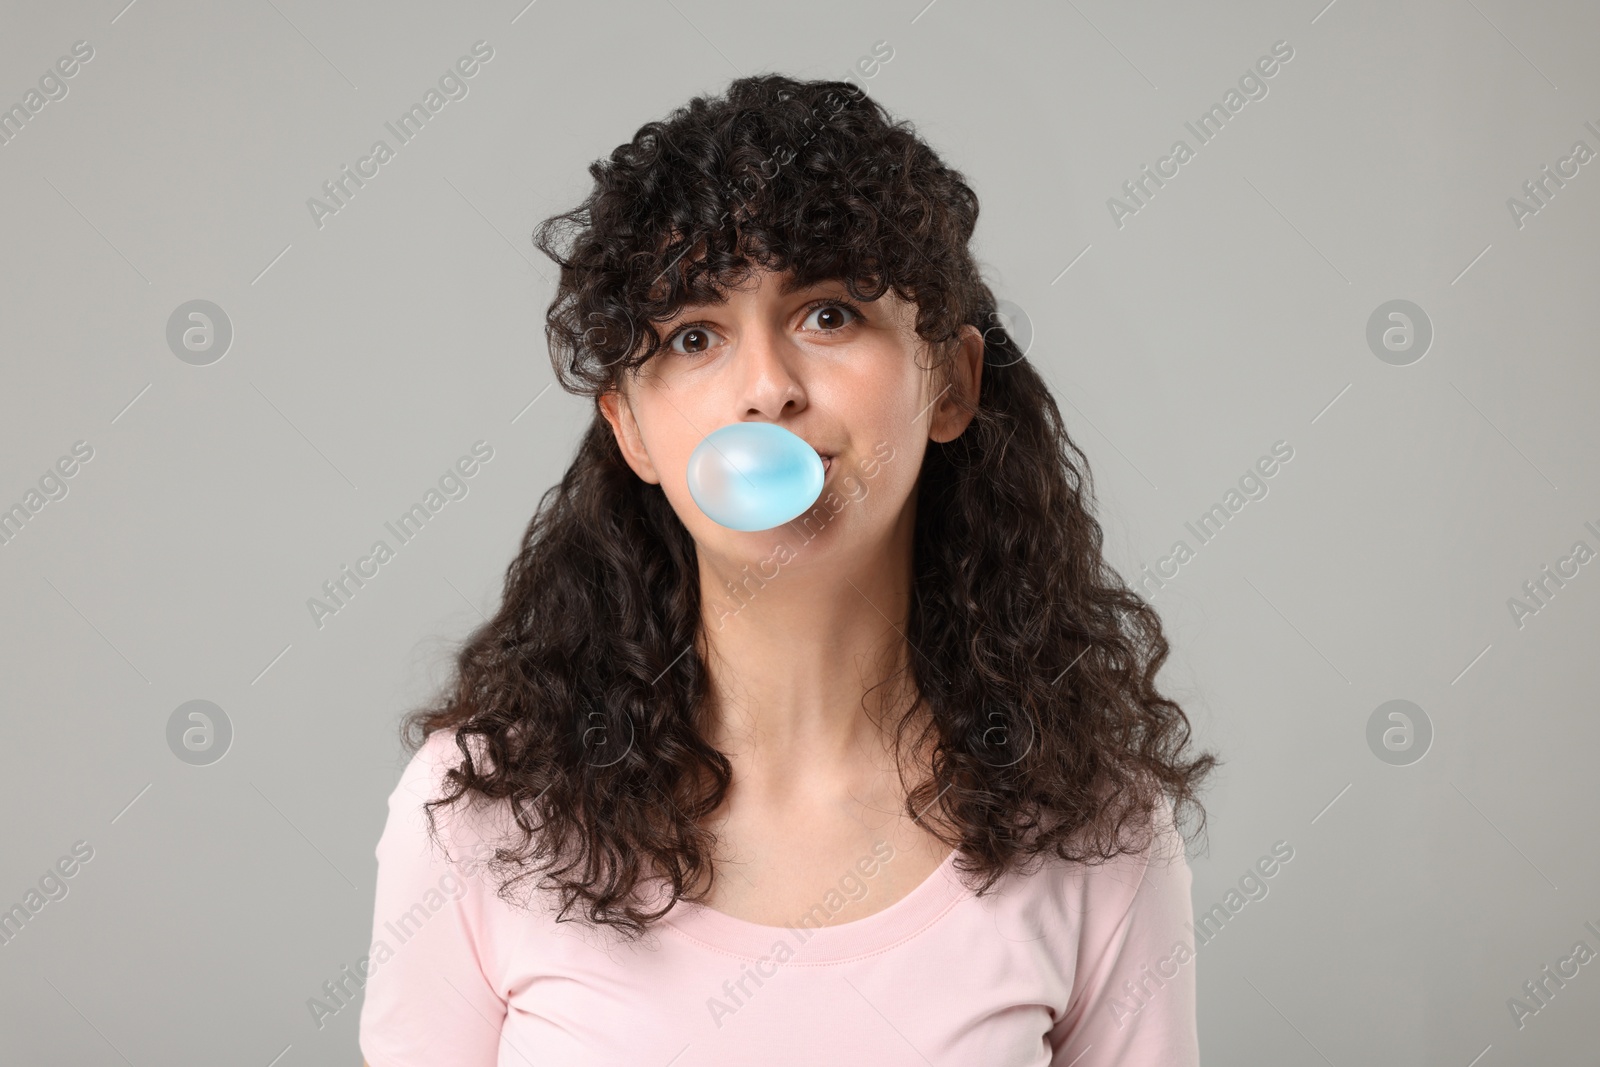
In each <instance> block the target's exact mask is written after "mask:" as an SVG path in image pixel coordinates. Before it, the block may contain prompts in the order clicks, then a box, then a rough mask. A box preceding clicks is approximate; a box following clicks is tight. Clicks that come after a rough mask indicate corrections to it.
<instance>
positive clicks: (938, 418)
mask: <svg viewBox="0 0 1600 1067" xmlns="http://www.w3.org/2000/svg"><path fill="white" fill-rule="evenodd" d="M956 346H957V347H956V353H955V355H954V356H953V357H952V358H951V360H950V364H949V368H950V369H949V376H950V386H949V388H947V389H946V390H945V391H944V392H943V393H942V394H940V397H939V399H938V401H937V402H936V403H935V404H934V408H933V419H932V421H931V423H930V424H929V426H928V439H929V440H932V441H937V442H939V443H940V444H944V443H945V442H946V441H954V440H955V439H956V438H957V437H960V436H961V434H962V433H963V432H964V431H965V430H966V428H967V424H968V423H970V422H971V421H972V416H973V411H972V409H975V408H976V407H977V405H978V387H979V386H980V385H981V384H982V383H983V334H982V333H980V332H979V331H978V328H977V327H976V326H973V325H972V324H971V323H968V324H966V325H964V326H962V327H961V334H960V336H959V337H958V338H957V340H956Z"/></svg>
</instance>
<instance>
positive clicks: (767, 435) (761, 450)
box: [688, 422, 823, 530]
mask: <svg viewBox="0 0 1600 1067" xmlns="http://www.w3.org/2000/svg"><path fill="white" fill-rule="evenodd" d="M688 475H689V495H690V496H692V497H694V502H695V503H696V504H698V505H699V506H700V510H701V511H703V512H705V513H706V515H707V517H709V518H710V519H711V521H713V522H715V523H718V524H719V525H722V526H726V527H727V528H728V529H730V530H770V529H772V528H773V527H774V526H782V525H783V524H784V523H786V522H788V521H789V520H790V519H792V518H794V517H795V516H797V515H800V514H802V513H804V512H805V510H806V509H807V508H809V507H811V505H812V504H815V503H816V502H817V497H819V496H821V495H822V482H823V471H822V457H821V456H818V455H817V452H816V449H814V448H812V447H811V446H810V445H808V444H806V443H805V441H804V440H802V439H801V438H800V437H797V436H796V435H795V434H792V433H790V432H789V431H788V430H785V429H784V428H783V427H781V426H777V425H774V424H773V423H770V422H734V423H729V424H728V425H727V426H723V427H721V428H719V429H716V430H712V431H711V432H710V433H708V434H706V437H705V440H703V441H701V442H700V443H699V444H698V445H697V446H695V450H694V452H693V453H691V454H690V456H689V472H688Z"/></svg>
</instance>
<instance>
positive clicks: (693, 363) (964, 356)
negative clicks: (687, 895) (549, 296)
mask: <svg viewBox="0 0 1600 1067" xmlns="http://www.w3.org/2000/svg"><path fill="white" fill-rule="evenodd" d="M785 280H786V277H785V276H784V275H776V274H772V273H770V272H766V271H760V272H757V273H756V274H754V275H753V276H752V278H751V279H750V280H749V281H748V282H747V283H745V284H744V285H742V286H740V287H739V288H738V289H736V290H734V291H733V292H731V293H730V294H729V297H728V299H727V301H726V302H725V303H721V304H714V305H704V306H698V307H686V308H684V309H682V311H680V312H679V314H678V315H676V316H675V317H674V318H673V319H672V320H671V321H669V322H667V323H661V324H657V326H656V328H657V330H658V332H659V334H660V335H661V336H662V337H663V338H664V339H667V341H668V343H667V345H666V347H665V348H664V349H663V350H662V352H661V353H660V354H659V355H657V356H656V357H654V358H653V359H652V360H651V361H650V362H649V363H647V364H645V366H644V367H643V368H641V373H640V374H639V375H638V376H637V377H628V376H625V377H624V381H623V383H622V386H621V389H620V391H618V392H612V393H608V394H605V395H604V396H602V397H600V398H598V400H597V403H598V404H599V407H600V410H601V412H602V414H603V415H604V417H605V418H606V420H607V421H608V422H609V424H610V426H611V428H612V431H613V433H614V434H615V436H616V440H617V443H618V445H619V446H620V448H621V450H622V453H623V456H624V457H625V458H626V460H627V462H628V464H629V466H630V467H631V468H632V469H633V471H634V472H635V473H636V474H637V475H638V476H639V477H640V478H642V479H644V480H646V481H648V482H651V483H654V484H659V485H660V486H661V487H662V489H663V491H664V492H665V494H666V496H667V499H668V501H669V502H670V504H671V505H672V507H673V509H674V510H675V511H676V512H677V514H678V517H679V519H680V520H681V521H682V522H683V524H684V526H685V527H686V528H687V529H688V531H689V533H690V535H691V536H692V537H693V539H694V541H695V544H696V548H697V558H698V567H699V581H700V590H701V597H700V600H701V605H702V614H703V619H704V626H703V627H702V630H703V646H702V649H701V651H702V654H703V655H704V656H705V659H706V663H707V666H708V672H709V674H710V683H711V684H710V692H711V698H710V700H709V703H708V707H707V720H706V722H707V724H708V725H707V727H706V728H707V740H709V741H710V742H711V743H712V744H714V745H716V746H717V747H718V748H719V749H720V750H721V751H722V752H723V753H725V754H726V755H727V757H728V759H729V761H730V763H731V764H732V767H733V782H732V787H731V789H730V791H729V793H728V797H727V800H726V802H725V803H724V804H723V806H722V808H721V809H720V810H719V811H718V812H716V813H714V814H713V816H712V817H711V818H710V820H708V824H707V825H708V826H709V827H710V828H711V829H713V830H714V831H715V832H716V834H717V839H718V848H719V851H720V854H719V855H718V856H717V860H716V867H717V874H716V876H715V877H714V878H713V879H712V882H711V891H710V893H709V895H708V897H707V900H706V904H707V906H709V907H712V908H715V909H716V910H718V911H722V912H725V913H727V914H730V915H733V916H734V917H736V918H741V919H745V920H746V921H749V922H756V923H762V924H764V925H771V926H781V925H783V924H784V923H787V922H789V921H791V920H792V919H793V918H794V916H795V915H797V914H800V913H803V912H805V911H806V910H808V909H809V908H811V907H812V906H813V905H814V904H816V903H817V902H818V901H819V900H821V898H822V896H823V894H825V893H826V892H828V890H830V889H833V888H835V887H836V886H837V884H838V882H839V879H840V878H841V876H842V875H843V874H844V873H845V872H846V871H848V870H850V869H851V868H852V866H853V865H854V864H855V862H856V861H857V860H858V859H860V858H863V857H868V856H870V855H871V854H872V851H873V845H874V843H875V842H878V841H886V842H888V843H889V844H890V846H891V847H892V848H893V849H894V856H893V858H892V859H891V860H890V861H888V862H886V863H884V864H883V865H882V866H881V868H880V869H879V871H878V872H877V873H876V875H875V876H874V877H872V878H870V879H867V884H868V886H869V889H868V892H867V894H866V895H865V896H863V897H862V898H861V899H859V900H856V901H852V902H850V903H848V904H847V905H846V906H845V908H844V909H843V910H842V911H840V912H838V913H836V914H835V915H834V916H833V922H835V923H839V922H848V921H852V920H855V919H859V918H862V917H864V916H866V915H870V914H873V913H874V912H877V911H881V910H883V909H884V908H886V907H888V906H890V905H891V904H893V903H895V902H896V901H898V900H900V899H901V898H902V897H904V896H905V895H906V894H907V893H909V892H910V891H911V890H912V889H913V888H915V887H916V886H917V885H919V884H921V883H922V882H923V881H924V880H925V879H926V878H927V877H928V875H930V874H931V873H932V872H933V870H934V869H935V868H936V867H937V866H938V865H939V864H940V863H942V862H943V861H944V859H945V858H946V857H947V856H948V855H949V851H950V850H949V849H948V847H946V846H945V845H943V844H942V843H941V842H939V841H938V839H937V838H935V837H933V835H932V834H931V833H930V832H929V830H928V829H927V828H926V825H927V824H926V823H924V825H919V824H918V823H917V822H914V821H913V820H911V819H910V818H909V817H908V816H906V815H905V814H904V798H905V790H904V788H903V787H902V786H901V783H900V780H899V773H898V771H897V770H896V767H895V764H894V757H893V752H892V747H891V744H892V739H891V738H890V736H889V734H888V732H887V729H886V725H885V724H886V723H890V724H892V723H893V721H894V720H895V719H897V718H898V714H899V713H900V712H903V710H904V709H905V708H907V707H909V706H911V704H912V702H913V699H914V696H915V694H914V693H912V692H910V691H909V690H908V688H907V686H908V685H909V683H903V684H902V685H901V686H900V687H899V688H898V689H897V690H895V691H891V688H892V687H891V686H889V685H880V683H883V682H884V681H885V680H886V679H887V678H888V676H889V675H890V674H891V673H893V672H895V671H896V670H898V669H899V668H901V667H902V666H904V665H905V664H906V663H907V659H908V657H909V656H911V655H914V654H915V653H914V652H913V651H912V650H911V649H909V647H908V646H907V643H906V639H905V637H904V636H903V635H904V631H905V626H906V620H907V616H908V612H909V606H910V601H911V591H912V533H913V529H914V525H913V523H914V519H915V515H916V480H917V475H918V472H919V470H920V468H921V464H922V459H923V454H924V452H925V451H926V449H927V446H928V442H929V441H939V442H945V441H950V440H953V439H954V438H956V437H957V436H959V435H960V434H961V433H962V432H963V431H964V430H965V429H966V427H967V424H968V423H969V422H970V420H971V415H970V414H969V413H967V412H964V411H962V410H961V408H960V407H959V406H958V405H957V404H956V402H955V401H954V399H953V396H954V391H955V390H960V391H962V392H963V393H964V394H965V395H966V396H968V397H973V398H975V397H976V396H977V394H978V387H979V384H980V376H981V374H982V367H983V341H982V335H981V334H980V333H979V331H978V330H977V329H976V327H973V326H970V325H969V326H965V327H963V328H962V332H961V334H960V336H959V337H958V339H957V340H956V341H955V342H953V348H954V356H953V359H952V362H951V368H950V375H951V378H950V382H949V384H948V385H946V384H944V382H943V381H942V380H941V379H940V377H939V376H938V375H937V374H936V372H935V371H934V370H933V369H932V365H933V363H934V359H933V358H932V356H931V355H930V353H929V351H928V348H927V343H926V342H924V341H922V339H921V338H919V337H918V336H917V335H916V333H915V331H914V329H913V316H914V314H915V310H916V308H915V305H914V304H912V303H909V302H906V301H902V300H901V299H899V298H898V297H897V296H896V295H895V294H894V293H893V292H892V291H891V292H889V293H886V294H885V295H884V296H882V297H880V298H879V299H878V300H876V301H872V302H857V301H855V300H853V299H852V298H851V297H850V294H849V291H848V290H847V289H846V288H845V287H844V285H843V284H842V283H839V282H825V283H821V284H819V285H816V286H813V287H810V288H807V289H803V290H800V291H798V292H794V293H784V292H783V291H782V283H783V282H784V281H785ZM819 302H820V303H819ZM852 305H853V306H854V307H856V308H858V309H859V311H858V312H852V311H851V310H850V307H851V306H852ZM739 421H750V422H773V423H776V424H778V425H780V426H782V427H784V428H785V429H788V430H790V431H792V432H794V433H795V434H797V435H799V436H800V437H801V438H803V439H805V440H806V441H807V442H808V443H810V444H812V445H813V446H814V447H816V448H817V449H818V450H819V451H821V452H833V453H837V456H836V458H835V459H834V460H833V461H832V465H831V467H830V469H829V470H828V473H827V478H826V482H825V484H824V488H823V495H822V497H821V499H820V500H819V504H827V505H829V506H827V507H825V508H824V510H823V511H822V512H820V513H817V514H818V519H817V521H814V522H813V523H812V525H811V527H810V528H809V530H807V529H805V528H802V527H801V525H800V520H796V521H795V522H791V523H789V524H786V525H785V526H781V527H778V528H776V529H773V530H766V531H757V532H744V531H736V530H729V529H727V528H725V527H722V526H720V525H718V524H717V523H715V522H713V521H712V520H711V519H710V518H709V517H707V516H706V515H705V514H704V513H702V512H701V511H700V509H699V507H698V506H697V505H696V504H695V503H694V500H693V498H692V497H691V496H690V495H689V490H688V483H687V480H686V473H685V472H686V470H687V466H688V461H689V455H690V453H691V452H692V451H693V450H694V448H695V446H696V445H698V444H699V443H700V441H701V440H702V439H703V438H704V437H705V435H706V434H707V433H709V432H710V431H712V430H714V429H717V428H718V427H721V426H724V425H727V424H729V423H732V422H739ZM886 457H887V458H886ZM830 493H831V494H834V495H833V496H831V497H830V495H829V494H830ZM830 502H831V503H830ZM802 518H803V517H802ZM780 542H781V543H782V544H784V545H786V546H787V548H788V550H789V553H792V555H790V554H787V553H786V554H784V555H781V556H777V557H775V555H774V553H775V548H776V546H777V545H778V544H779V543H780ZM775 566H776V575H774V568H775ZM746 568H748V570H746ZM758 575H759V576H758ZM763 578H765V579H766V580H765V581H764V582H763V581H762V579H763ZM729 583H731V584H732V585H733V586H735V587H737V588H740V589H742V590H743V592H742V594H741V596H740V597H739V598H734V597H733V596H732V595H731V594H730V593H729V592H728V585H729ZM874 686H878V688H876V689H874V688H873V687H874ZM869 690H870V692H869ZM912 736H914V735H913V734H908V735H907V739H908V741H909V739H910V738H911V737H912ZM926 757H927V754H926V753H925V752H920V753H916V754H915V755H914V756H912V757H911V760H910V762H909V765H908V767H907V779H908V781H909V782H910V783H911V784H913V785H914V784H916V783H917V782H919V781H920V780H921V778H922V777H923V776H924V775H925V774H926V772H927V764H926V762H925V761H926ZM931 817H932V816H931V814H930V815H929V816H927V818H931Z"/></svg>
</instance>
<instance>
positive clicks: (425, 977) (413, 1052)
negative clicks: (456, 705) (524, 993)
mask: <svg viewBox="0 0 1600 1067" xmlns="http://www.w3.org/2000/svg"><path fill="white" fill-rule="evenodd" d="M459 757H460V752H459V750H458V749H457V748H456V745H455V734H454V731H439V732H437V733H434V734H433V735H431V736H430V737H429V738H428V740H427V741H426V742H425V743H424V745H423V746H422V748H421V749H419V750H418V751H417V753H416V754H415V755H414V756H413V757H412V758H411V761H410V763H409V764H408V765H407V766H406V769H405V771H404V773H403V774H402V775H401V777H400V783H399V784H398V785H396V786H395V788H394V792H392V793H391V794H390V795H389V815H388V821H387V822H386V823H385V824H384V828H383V835H382V836H381V837H380V838H379V840H378V846H377V850H376V852H377V857H378V884H377V893H376V898H375V902H374V910H373V921H372V945H371V948H370V950H369V956H368V965H367V966H368V970H367V980H366V986H365V994H366V995H365V999H364V1000H363V1003H362V1006H361V1025H360V1044H361V1054H362V1056H363V1057H365V1059H366V1061H367V1063H368V1064H370V1065H371V1067H495V1065H496V1063H497V1062H498V1057H499V1047H500V1029H501V1025H502V1024H503V1023H504V1021H505V1017H506V1002H505V1000H504V999H503V998H502V997H501V996H500V994H499V993H498V992H497V991H496V989H495V984H494V982H493V980H492V978H491V974H492V973H493V965H492V962H491V961H489V960H488V959H487V958H486V954H485V952H484V951H483V948H484V946H485V945H486V944H488V942H489V939H488V938H487V937H486V936H485V935H486V931H485V929H484V922H485V913H486V910H487V899H489V898H493V895H494V894H493V888H492V886H491V887H486V885H485V883H484V881H483V880H482V876H481V874H480V875H474V874H472V873H471V869H472V868H473V867H474V864H473V862H472V861H473V860H474V859H475V858H477V857H480V856H481V855H482V850H483V847H484V846H483V845H482V844H481V841H479V840H475V839H474V836H473V835H472V834H471V833H469V832H468V831H467V829H466V827H468V826H470V825H472V822H471V821H470V820H468V819H464V818H462V817H461V815H460V814H459V812H461V811H465V810H466V809H464V808H462V807H461V805H462V804H464V803H465V801H458V802H457V804H455V805H449V806H445V807H440V808H437V809H435V812H434V817H435V820H436V822H437V824H438V831H439V843H438V844H436V843H435V842H434V840H433V839H432V838H431V837H430V836H429V833H428V823H427V813H426V811H425V810H424V809H423V807H422V805H423V803H424V802H425V801H427V800H431V799H434V798H436V797H438V796H440V795H442V794H443V792H444V784H443V774H444V772H445V771H447V770H448V769H449V768H450V767H453V766H455V765H457V764H458V763H459ZM441 844H442V845H444V846H445V847H444V849H443V850H441V848H440V845H441ZM446 852H448V855H446Z"/></svg>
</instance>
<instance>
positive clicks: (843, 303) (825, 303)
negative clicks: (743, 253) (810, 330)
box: [662, 297, 866, 356]
mask: <svg viewBox="0 0 1600 1067" xmlns="http://www.w3.org/2000/svg"><path fill="white" fill-rule="evenodd" d="M829 307H838V308H844V309H845V310H846V311H848V312H850V314H851V315H852V316H853V318H851V320H850V321H849V322H847V323H845V324H844V325H843V326H840V327H839V328H838V329H834V330H822V331H819V332H821V333H841V332H843V331H844V330H847V329H849V328H850V327H851V326H854V325H855V324H856V323H858V322H860V321H862V320H863V319H865V318H866V316H865V315H863V314H861V309H860V308H858V307H856V306H855V305H854V304H852V303H851V302H850V301H848V300H837V299H834V298H832V297H827V298H824V299H822V300H813V301H812V302H811V303H809V304H807V305H806V308H805V318H806V319H809V318H810V317H811V313H812V312H814V311H816V310H817V309H818V308H829ZM801 321H805V320H804V319H802V320H801ZM714 329H715V328H714V327H713V326H712V325H711V324H710V323H709V322H686V323H684V324H683V325H682V326H679V327H678V328H677V329H676V330H673V331H672V333H670V334H669V335H668V336H667V339H666V340H665V341H664V342H662V347H663V348H665V349H666V350H667V351H668V352H670V353H672V354H673V355H675V356H698V355H703V354H704V353H701V352H679V351H678V350H677V349H675V348H673V347H672V342H674V341H676V340H677V339H678V336H679V335H680V334H685V333H688V332H689V331H690V330H714Z"/></svg>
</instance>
